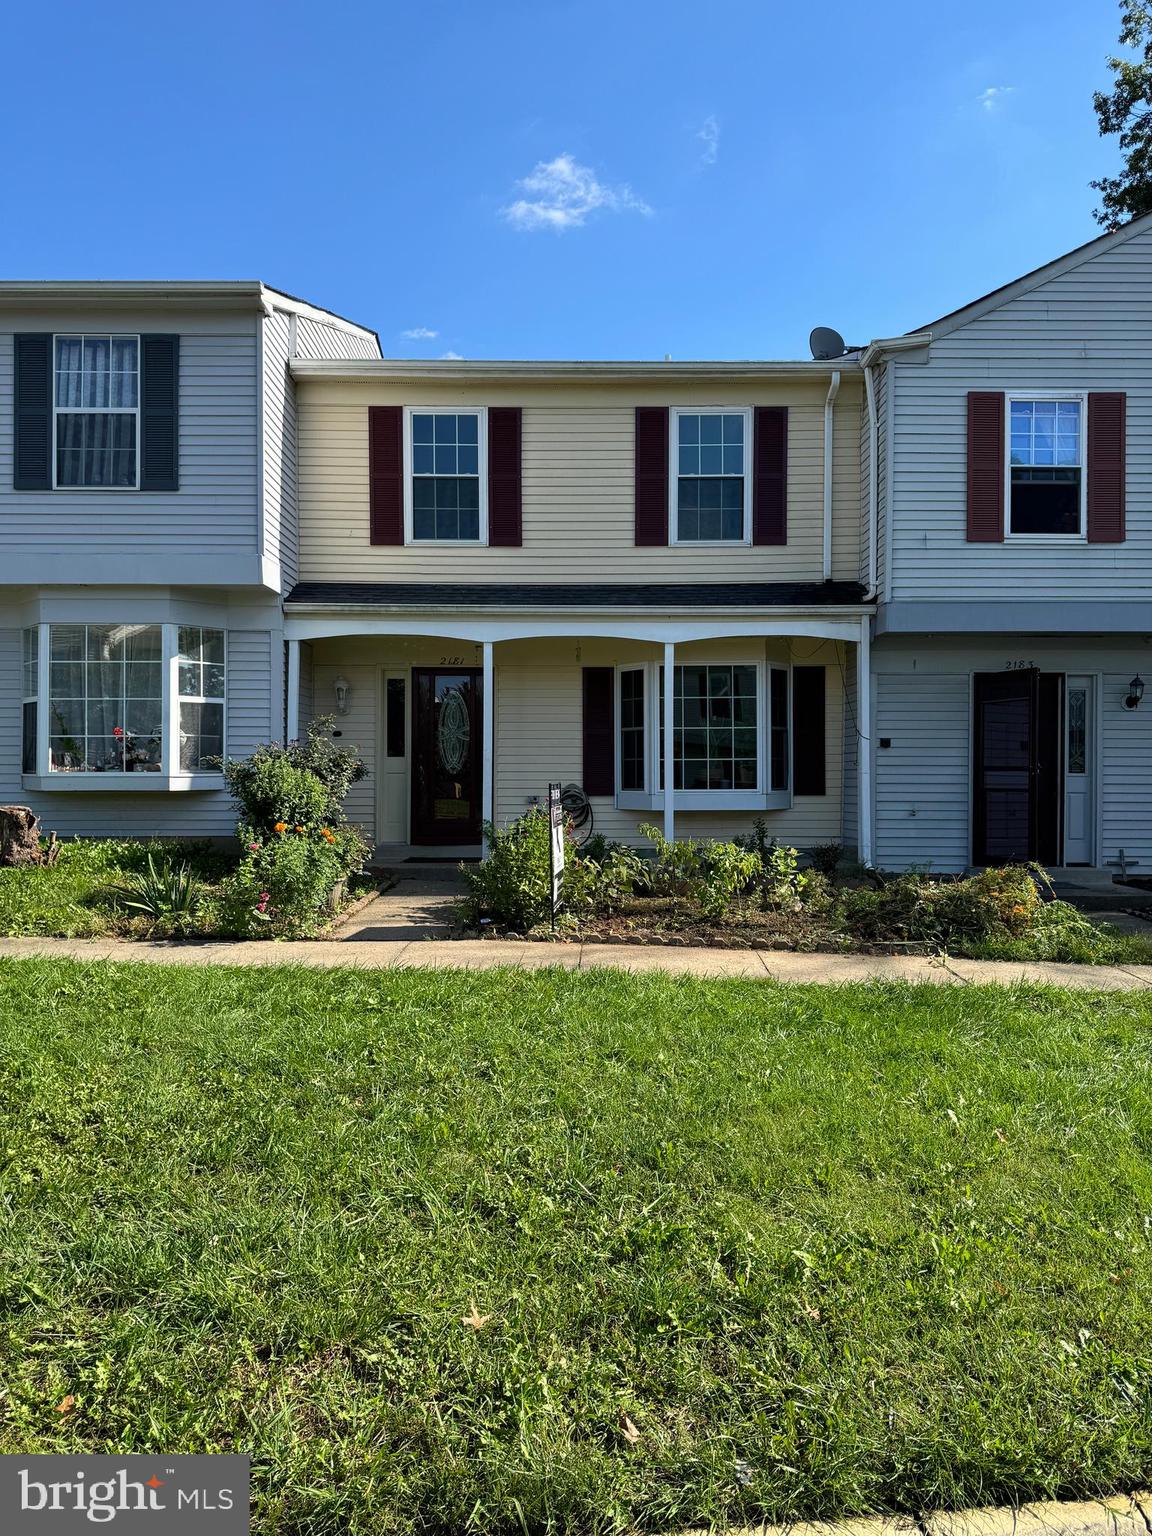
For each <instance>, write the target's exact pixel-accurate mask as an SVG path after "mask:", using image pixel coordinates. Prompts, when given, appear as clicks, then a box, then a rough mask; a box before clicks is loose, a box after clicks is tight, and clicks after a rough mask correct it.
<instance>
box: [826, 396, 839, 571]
mask: <svg viewBox="0 0 1152 1536" xmlns="http://www.w3.org/2000/svg"><path fill="white" fill-rule="evenodd" d="M839 393H840V370H839V368H837V369H835V370H834V371H833V374H832V381H831V383H830V384H829V385H828V394H827V396H826V397H825V400H824V580H825V581H831V580H832V448H833V436H832V433H833V418H834V416H835V412H836V396H837V395H838V394H839Z"/></svg>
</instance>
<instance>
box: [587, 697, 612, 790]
mask: <svg viewBox="0 0 1152 1536" xmlns="http://www.w3.org/2000/svg"><path fill="white" fill-rule="evenodd" d="M615 693H616V676H615V673H614V672H613V670H612V668H611V667H585V668H584V718H583V732H584V793H585V794H586V795H612V794H615V793H616V742H615V740H614V732H613V715H614V712H615V711H614V708H613V705H614V700H615Z"/></svg>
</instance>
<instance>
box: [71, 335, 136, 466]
mask: <svg viewBox="0 0 1152 1536" xmlns="http://www.w3.org/2000/svg"><path fill="white" fill-rule="evenodd" d="M53 398H54V403H55V408H56V484H57V485H58V486H79V487H95V488H109V487H133V488H134V487H135V485H136V442H137V414H138V406H139V398H140V374H139V338H138V337H135V336H115V335H107V336H57V337H56V352H55V387H54V397H53Z"/></svg>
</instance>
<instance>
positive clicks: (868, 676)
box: [856, 618, 872, 867]
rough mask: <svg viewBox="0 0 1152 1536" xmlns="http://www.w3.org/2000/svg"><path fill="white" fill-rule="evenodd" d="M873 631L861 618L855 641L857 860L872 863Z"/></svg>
mask: <svg viewBox="0 0 1152 1536" xmlns="http://www.w3.org/2000/svg"><path fill="white" fill-rule="evenodd" d="M871 640H872V631H871V628H870V625H869V620H868V619H866V618H863V619H861V620H860V638H859V640H857V642H856V731H857V745H856V753H857V757H856V761H857V769H856V788H857V792H858V794H859V805H858V807H857V812H856V816H857V822H858V841H859V844H860V850H859V851H860V862H861V864H864V865H866V866H869V867H870V866H871V864H872V655H871Z"/></svg>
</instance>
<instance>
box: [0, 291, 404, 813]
mask: <svg viewBox="0 0 1152 1536" xmlns="http://www.w3.org/2000/svg"><path fill="white" fill-rule="evenodd" d="M345 355H351V356H378V355H379V343H378V340H377V338H376V336H375V333H374V332H372V331H369V330H366V329H365V328H364V327H361V326H356V325H353V324H351V323H350V322H348V321H345V320H343V319H341V318H340V317H338V316H335V315H332V314H329V313H328V312H327V311H325V310H321V309H318V308H316V307H315V306H312V305H309V304H307V303H304V302H303V301H301V300H297V299H293V298H291V297H290V296H288V295H286V294H280V293H278V292H276V291H275V290H272V289H269V288H266V287H265V286H264V285H263V284H260V283H227V282H224V283H172V282H167V283H132V282H123V283H115V282H114V283H94V282H88V283H66V282H65V283H60V282H37V283H15V282H5V283H0V801H2V802H5V803H16V804H22V805H29V806H31V807H32V808H33V809H34V810H35V811H36V813H37V814H38V815H39V816H40V817H41V818H42V820H43V823H44V825H45V826H46V827H48V828H52V829H54V830H57V831H58V832H60V833H61V834H62V835H65V836H68V835H80V836H116V835H149V834H163V835H172V836H193V837H197V836H210V837H223V836H227V835H229V834H230V833H231V832H232V830H233V827H234V822H235V813H234V808H233V806H232V804H231V801H230V799H229V796H228V795H227V793H226V792H225V790H224V786H223V779H222V776H221V774H220V772H219V768H218V766H216V764H215V761H214V760H215V759H216V758H217V757H218V756H219V754H221V753H223V752H227V753H229V754H231V755H233V756H237V757H239V756H243V755H244V754H245V753H247V752H249V751H251V749H252V748H253V747H254V746H255V745H256V744H257V743H258V742H261V741H267V740H269V739H270V738H273V737H279V736H281V735H282V733H283V691H284V640H283V611H282V601H281V599H282V596H283V593H284V592H285V591H286V590H287V589H288V587H289V586H291V585H292V583H293V582H294V581H295V580H296V560H297V538H298V522H297V516H296V504H295V498H296V488H295V476H296V446H295V409H296V407H295V386H294V384H293V382H292V379H291V375H290V373H289V366H288V365H289V360H290V358H291V357H293V356H320V357H331V356H345Z"/></svg>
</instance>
